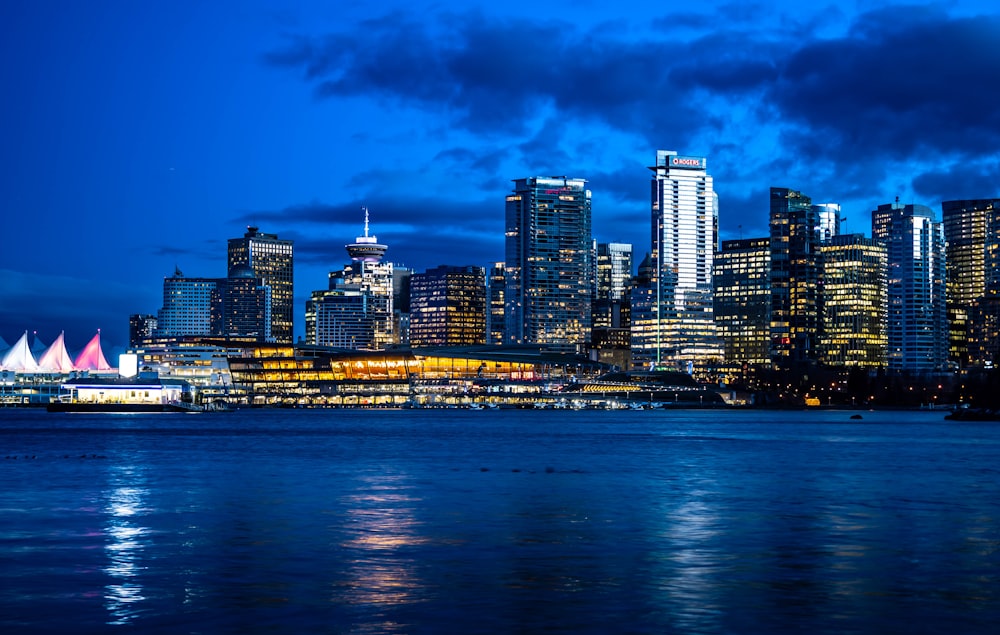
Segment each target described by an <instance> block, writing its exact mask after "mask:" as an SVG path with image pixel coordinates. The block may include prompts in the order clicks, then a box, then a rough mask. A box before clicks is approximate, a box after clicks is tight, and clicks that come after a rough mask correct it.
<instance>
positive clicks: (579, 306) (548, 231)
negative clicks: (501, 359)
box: [504, 176, 593, 351]
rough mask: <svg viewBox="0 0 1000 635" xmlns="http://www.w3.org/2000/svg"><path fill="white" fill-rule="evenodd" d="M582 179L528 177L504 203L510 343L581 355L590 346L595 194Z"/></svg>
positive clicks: (505, 315)
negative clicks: (593, 200)
mask: <svg viewBox="0 0 1000 635" xmlns="http://www.w3.org/2000/svg"><path fill="white" fill-rule="evenodd" d="M585 185H586V181H585V180H583V179H571V178H566V177H561V176H559V177H540V176H536V177H529V178H524V179H517V180H515V181H514V191H513V193H512V194H510V195H508V196H507V199H506V214H505V215H506V259H505V266H506V288H505V291H504V302H505V306H504V318H505V327H506V328H505V331H506V335H505V337H506V341H507V343H508V344H541V345H545V346H548V347H551V348H553V349H559V350H566V351H582V350H583V348H584V347H585V346H586V344H587V343H588V342H589V341H590V327H591V324H590V308H591V299H592V297H591V295H592V292H593V281H592V280H591V275H592V272H593V270H592V265H591V258H592V253H591V247H592V237H591V193H590V190H588V189H586V187H585Z"/></svg>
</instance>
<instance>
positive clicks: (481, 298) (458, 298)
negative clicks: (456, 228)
mask: <svg viewBox="0 0 1000 635" xmlns="http://www.w3.org/2000/svg"><path fill="white" fill-rule="evenodd" d="M485 343H486V272H485V270H484V269H483V268H482V267H452V266H446V265H442V266H440V267H436V268H434V269H428V270H427V271H426V272H424V273H415V274H413V276H412V278H411V279H410V345H411V346H412V347H414V348H417V347H427V346H470V345H480V344H485Z"/></svg>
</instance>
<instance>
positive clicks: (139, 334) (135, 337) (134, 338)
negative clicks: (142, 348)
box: [128, 313, 156, 347]
mask: <svg viewBox="0 0 1000 635" xmlns="http://www.w3.org/2000/svg"><path fill="white" fill-rule="evenodd" d="M155 335H156V316H155V315H152V314H149V315H144V314H141V313H133V314H132V315H130V316H129V317H128V345H129V346H130V347H131V346H139V344H141V343H142V341H143V340H145V339H148V338H151V337H154V336H155Z"/></svg>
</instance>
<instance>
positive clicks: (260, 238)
mask: <svg viewBox="0 0 1000 635" xmlns="http://www.w3.org/2000/svg"><path fill="white" fill-rule="evenodd" d="M293 264H294V259H293V243H292V241H291V240H280V239H278V236H277V235H276V234H265V233H263V232H260V231H258V229H257V228H256V227H247V232H246V233H245V234H244V235H243V237H242V238H230V239H229V270H233V269H234V268H236V267H238V266H241V265H242V266H246V267H250V269H251V270H252V271H253V274H254V275H255V276H256V277H258V278H261V279H262V280H263V281H264V284H266V285H267V286H269V287H270V288H271V336H272V337H273V338H274V340H275V341H276V342H280V343H285V344H290V343H291V342H292V328H293V319H292V316H293V304H294V298H295V289H294V266H293Z"/></svg>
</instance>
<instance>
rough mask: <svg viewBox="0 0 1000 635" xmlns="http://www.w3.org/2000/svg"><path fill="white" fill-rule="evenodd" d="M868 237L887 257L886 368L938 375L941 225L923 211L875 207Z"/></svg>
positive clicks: (942, 349)
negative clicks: (873, 239)
mask: <svg viewBox="0 0 1000 635" xmlns="http://www.w3.org/2000/svg"><path fill="white" fill-rule="evenodd" d="M872 237H873V238H875V239H876V240H878V241H880V242H882V243H883V244H885V246H886V251H887V256H888V270H889V275H888V315H887V320H888V322H887V339H888V366H889V369H890V370H903V371H910V372H916V373H921V372H938V371H942V370H944V369H945V368H946V363H947V358H948V332H947V314H946V307H945V244H944V231H943V228H942V225H941V223H939V222H937V221H935V220H934V213H933V212H932V211H931V209H930V208H928V207H926V206H924V205H913V204H907V205H903V204H901V203H900V202H899V200H898V199H897V200H896V202H894V203H887V204H885V205H879V206H878V209H876V210H875V211H873V212H872Z"/></svg>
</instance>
